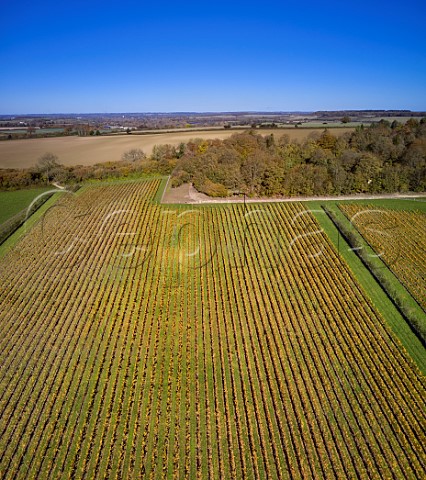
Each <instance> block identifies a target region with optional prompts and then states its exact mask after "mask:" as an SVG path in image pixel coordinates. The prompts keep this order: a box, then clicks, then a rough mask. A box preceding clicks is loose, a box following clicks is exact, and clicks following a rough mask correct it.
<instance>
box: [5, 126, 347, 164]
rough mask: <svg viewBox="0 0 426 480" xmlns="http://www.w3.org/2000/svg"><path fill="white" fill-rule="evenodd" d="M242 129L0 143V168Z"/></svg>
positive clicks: (116, 154) (297, 134)
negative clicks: (47, 157)
mask: <svg viewBox="0 0 426 480" xmlns="http://www.w3.org/2000/svg"><path fill="white" fill-rule="evenodd" d="M352 130H353V129H351V128H349V129H347V128H334V129H333V128H330V129H329V131H330V133H333V134H334V135H342V134H343V133H345V132H348V131H352ZM241 131H242V130H237V129H234V130H220V131H219V130H216V131H202V132H200V131H182V132H172V133H158V134H149V135H134V134H132V135H116V136H108V137H74V136H73V137H58V138H38V139H37V138H34V139H27V140H11V141H3V142H0V168H29V167H31V166H33V165H35V164H36V162H37V159H38V158H39V157H40V156H41V155H43V154H44V153H46V152H51V153H53V154H55V155H57V156H58V158H59V162H60V163H62V164H63V165H67V166H71V165H95V164H96V163H102V162H109V161H113V162H115V161H118V160H121V156H122V155H123V153H124V152H126V151H127V150H130V149H131V148H141V149H142V150H143V151H144V152H145V153H146V154H148V155H150V154H151V152H152V149H153V148H154V145H159V144H165V143H169V144H171V145H179V144H180V143H181V142H188V141H189V140H191V139H193V138H205V139H209V140H211V139H214V138H219V139H222V140H223V139H225V138H228V137H230V136H231V135H233V134H234V133H238V132H241ZM258 132H259V133H261V134H263V135H270V134H271V133H273V134H274V135H275V136H276V137H277V138H278V137H279V136H281V135H284V134H287V135H289V136H290V138H294V139H297V140H304V139H305V138H307V137H308V136H309V135H310V134H312V133H313V132H318V133H319V132H321V129H312V128H306V129H295V128H289V129H271V130H258Z"/></svg>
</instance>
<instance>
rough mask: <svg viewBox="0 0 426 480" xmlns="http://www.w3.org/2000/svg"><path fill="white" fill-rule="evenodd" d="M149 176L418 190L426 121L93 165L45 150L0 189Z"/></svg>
mask: <svg viewBox="0 0 426 480" xmlns="http://www.w3.org/2000/svg"><path fill="white" fill-rule="evenodd" d="M147 174H149V175H152V174H160V175H169V174H171V175H172V186H175V187H176V186H179V185H181V184H183V183H187V182H191V183H192V184H193V185H194V186H195V188H197V189H198V190H199V191H201V192H203V193H206V194H207V195H210V196H228V195H232V194H235V193H240V194H241V193H245V194H247V195H249V196H253V197H254V196H265V197H268V196H295V195H339V194H349V193H379V192H406V191H413V192H417V191H424V190H426V119H422V120H421V121H418V120H416V119H410V120H408V121H407V122H406V123H399V122H397V121H394V122H392V123H390V122H387V121H381V122H379V123H376V124H372V125H371V126H369V127H364V126H360V127H357V128H356V129H355V130H354V131H353V132H351V133H344V134H343V135H341V136H335V135H332V134H331V133H330V132H329V131H328V130H327V129H325V130H324V131H318V132H314V133H312V134H310V135H309V136H308V138H306V140H304V141H298V140H295V139H290V137H289V136H288V135H286V134H284V135H281V136H279V137H277V138H276V137H275V136H274V135H273V134H271V135H260V134H258V133H256V131H255V130H251V131H248V132H244V133H236V134H235V135H232V136H231V137H229V138H227V139H224V140H219V139H216V140H203V139H194V140H191V141H189V142H188V143H186V144H185V143H181V144H180V145H178V146H172V145H156V146H155V147H154V149H153V151H152V153H151V155H149V156H147V155H146V154H145V153H144V152H143V151H142V150H140V149H138V148H135V149H132V150H129V151H127V152H124V153H123V156H122V159H121V161H116V162H106V163H99V164H96V165H93V166H81V165H77V166H72V167H66V166H63V165H61V163H60V159H59V158H58V157H56V156H55V155H53V154H51V153H46V154H45V155H43V156H42V157H40V158H39V159H38V160H37V161H36V162H35V165H34V167H33V168H29V169H4V170H1V169H0V189H3V190H4V189H15V188H26V187H29V186H36V185H43V184H46V183H51V182H58V183H62V184H67V185H68V184H75V183H82V182H84V181H87V180H91V179H98V180H102V179H108V178H117V177H137V176H142V175H147Z"/></svg>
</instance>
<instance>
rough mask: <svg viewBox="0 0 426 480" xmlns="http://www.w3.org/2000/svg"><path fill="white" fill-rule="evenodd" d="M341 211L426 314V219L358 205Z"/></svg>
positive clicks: (411, 212) (421, 215)
mask: <svg viewBox="0 0 426 480" xmlns="http://www.w3.org/2000/svg"><path fill="white" fill-rule="evenodd" d="M340 208H341V209H342V211H343V212H344V213H345V214H346V216H347V217H348V218H349V219H351V222H352V224H353V225H354V226H355V227H356V228H357V229H358V230H359V231H360V233H361V234H362V235H363V237H364V238H365V239H366V240H367V242H368V243H369V244H370V245H371V246H372V247H373V248H374V250H375V252H376V254H377V255H378V256H380V257H381V258H382V260H383V261H384V262H385V263H386V264H387V265H388V266H389V268H390V269H391V270H392V271H393V272H394V273H395V275H396V276H397V277H398V278H399V279H400V280H401V282H402V283H403V284H404V285H405V286H406V288H407V289H408V290H409V291H410V293H411V294H412V295H413V296H414V298H415V299H416V300H417V301H418V303H419V304H420V305H421V306H422V307H423V309H424V310H425V311H426V235H425V232H426V215H425V214H424V213H422V212H418V211H417V212H415V211H406V210H391V209H383V208H380V209H378V208H377V207H372V206H365V205H364V206H363V205H357V204H342V205H341V206H340Z"/></svg>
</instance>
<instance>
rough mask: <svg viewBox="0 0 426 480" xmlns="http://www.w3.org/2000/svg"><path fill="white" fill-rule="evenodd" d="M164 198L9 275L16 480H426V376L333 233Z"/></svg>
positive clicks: (1, 373) (40, 248) (7, 372)
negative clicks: (374, 303)
mask: <svg viewBox="0 0 426 480" xmlns="http://www.w3.org/2000/svg"><path fill="white" fill-rule="evenodd" d="M159 185H160V180H151V181H137V182H128V183H122V184H116V185H110V186H90V187H85V188H84V189H82V191H80V192H79V193H78V194H71V193H70V194H64V195H63V196H62V198H61V199H60V200H59V202H58V203H57V204H55V206H54V207H52V208H50V209H49V210H48V211H46V213H45V215H44V216H43V218H42V219H41V220H40V221H39V222H38V223H37V224H36V225H35V226H34V227H33V228H32V229H31V230H29V231H28V232H27V234H26V235H25V237H24V238H23V239H21V241H20V242H19V243H18V244H17V245H16V246H15V247H14V248H13V249H11V250H10V251H9V252H8V253H7V255H6V256H5V257H3V258H2V259H1V260H0V298H1V304H0V333H1V334H0V477H1V478H8V479H9V478H22V479H28V478H46V479H53V478H71V479H76V478H88V479H91V478H117V479H123V478H150V479H160V478H176V479H181V478H188V479H206V478H210V479H218V478H221V479H243V478H244V479H250V478H270V479H278V478H297V479H299V478H306V479H312V478H315V479H317V478H336V479H337V478H339V479H342V478H362V479H372V478H393V479H402V478H413V479H414V478H424V477H425V475H426V465H425V464H426V438H425V428H426V413H425V412H426V402H425V398H426V381H425V377H424V376H423V375H422V373H421V372H420V371H419V370H418V368H417V366H416V365H415V364H414V362H413V361H412V360H411V358H410V357H409V356H408V355H407V353H406V352H405V350H404V349H403V347H402V345H401V344H400V342H399V340H398V339H397V338H396V337H395V336H394V334H393V333H392V332H391V330H390V329H389V328H388V326H387V325H386V323H385V321H384V320H383V318H382V317H381V316H380V314H379V313H378V312H377V311H376V310H375V308H374V307H373V306H372V304H371V302H370V300H369V299H368V297H367V295H366V293H365V292H364V291H363V290H361V288H360V287H359V285H358V284H357V282H356V280H355V279H354V277H353V275H352V274H351V272H350V270H349V268H348V267H347V265H346V263H344V261H343V260H342V259H341V257H339V256H338V254H337V252H336V250H335V249H334V248H333V247H332V245H331V244H330V242H329V240H328V239H327V237H326V236H325V235H324V234H323V233H322V232H321V229H320V227H319V226H318V224H317V222H316V221H315V219H314V217H313V216H312V215H311V214H310V213H309V212H307V211H305V209H304V207H303V206H302V204H299V203H287V204H279V203H275V204H262V205H261V206H260V205H255V204H250V205H248V206H247V207H246V208H245V207H244V205H242V204H238V205H236V204H229V205H223V206H200V207H196V208H190V207H189V206H185V205H182V206H167V207H166V206H161V205H157V204H155V203H154V202H153V201H152V200H153V198H154V196H155V195H156V192H157V189H158V187H159Z"/></svg>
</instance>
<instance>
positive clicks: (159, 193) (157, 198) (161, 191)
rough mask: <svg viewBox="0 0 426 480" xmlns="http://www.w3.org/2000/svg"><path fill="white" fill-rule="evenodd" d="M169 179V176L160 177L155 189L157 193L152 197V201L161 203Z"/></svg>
mask: <svg viewBox="0 0 426 480" xmlns="http://www.w3.org/2000/svg"><path fill="white" fill-rule="evenodd" d="M168 181H169V177H162V178H161V183H160V185H159V187H158V189H157V193H156V194H155V195H154V198H153V200H152V201H153V203H156V204H158V205H159V204H160V203H161V200H162V198H163V194H164V191H165V189H166V186H167V183H168Z"/></svg>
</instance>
